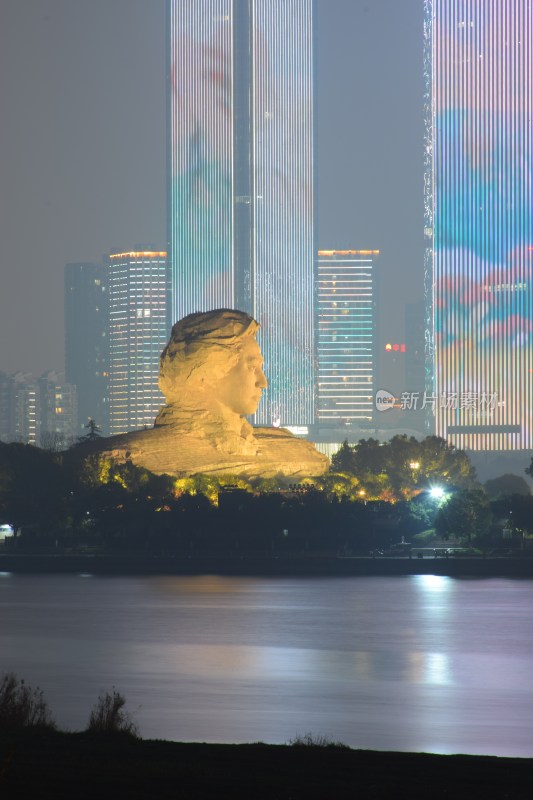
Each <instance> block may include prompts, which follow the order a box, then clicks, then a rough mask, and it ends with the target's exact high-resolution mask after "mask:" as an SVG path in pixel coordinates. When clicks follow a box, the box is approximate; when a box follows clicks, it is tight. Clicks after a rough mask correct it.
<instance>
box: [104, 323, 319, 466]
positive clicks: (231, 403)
mask: <svg viewBox="0 0 533 800" xmlns="http://www.w3.org/2000/svg"><path fill="white" fill-rule="evenodd" d="M258 330H259V324H258V323H257V322H256V321H255V320H254V319H252V317H250V316H248V314H245V313H244V312H242V311H233V310H229V309H219V310H216V311H208V312H204V313H197V314H189V316H187V317H185V318H184V319H182V320H180V321H179V322H177V323H176V324H175V325H174V327H173V328H172V334H171V337H170V341H169V343H168V345H167V346H166V348H165V349H164V350H163V353H162V354H161V364H160V373H159V387H160V389H161V391H162V392H163V394H164V395H165V399H166V405H165V406H163V408H162V409H161V411H160V412H159V414H158V415H157V418H156V420H155V425H154V427H153V428H151V429H150V430H144V431H135V432H132V433H128V434H123V435H121V436H114V437H112V438H110V439H106V440H101V444H100V447H99V449H100V450H101V451H103V452H104V454H105V455H107V456H110V457H113V458H114V459H115V460H117V461H120V462H123V461H127V460H130V461H132V462H133V463H134V464H138V465H140V466H143V467H146V468H147V469H149V470H150V471H152V472H155V473H159V474H162V473H167V474H170V475H195V474H199V473H205V474H210V475H216V474H233V475H243V476H246V477H272V476H275V475H279V474H281V475H284V476H286V477H290V478H296V479H298V478H302V477H313V476H317V475H321V474H322V473H324V472H325V471H326V470H327V468H328V466H329V461H328V459H327V457H326V456H324V455H322V454H321V453H319V452H318V451H317V450H316V449H315V447H314V445H312V444H311V443H310V442H307V441H305V440H303V439H298V438H296V437H295V436H293V435H292V434H291V433H289V432H288V431H286V430H283V429H279V428H253V427H252V426H251V425H250V424H249V422H247V420H246V419H245V418H244V417H245V415H248V414H253V413H255V411H256V409H257V406H258V404H259V401H260V399H261V394H262V391H263V390H264V389H266V388H267V380H266V378H265V375H264V373H263V357H262V355H261V350H260V349H259V345H258V343H257V341H256V339H255V335H256V333H257V331H258Z"/></svg>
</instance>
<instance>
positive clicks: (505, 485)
mask: <svg viewBox="0 0 533 800" xmlns="http://www.w3.org/2000/svg"><path fill="white" fill-rule="evenodd" d="M525 471H526V472H527V470H525ZM484 486H485V491H486V492H487V494H488V496H489V497H491V498H492V497H494V498H496V497H501V496H504V497H505V496H508V495H513V494H522V495H528V494H531V492H530V491H529V486H528V485H527V483H526V481H525V479H524V478H521V477H520V475H512V474H510V473H506V474H505V475H500V477H499V478H492V479H491V480H488V481H486V482H485V484H484Z"/></svg>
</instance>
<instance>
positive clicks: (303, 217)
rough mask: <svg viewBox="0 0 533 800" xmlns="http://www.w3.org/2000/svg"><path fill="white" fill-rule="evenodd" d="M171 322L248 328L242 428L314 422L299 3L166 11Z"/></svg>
mask: <svg viewBox="0 0 533 800" xmlns="http://www.w3.org/2000/svg"><path fill="white" fill-rule="evenodd" d="M168 8H169V15H168V31H169V33H168V35H169V37H170V40H169V41H170V47H169V58H170V63H169V75H170V81H169V86H170V98H169V101H170V102H169V108H170V119H169V148H170V153H169V169H170V175H169V224H168V230H169V258H170V262H171V271H172V296H173V300H172V317H173V319H172V322H174V321H176V320H177V319H180V318H182V317H183V316H185V315H186V314H189V313H191V312H194V311H205V310H209V309H213V308H224V307H229V308H239V309H241V310H243V311H247V312H248V313H251V314H252V315H253V316H254V317H255V318H256V319H257V320H258V321H259V322H260V324H261V332H260V335H259V337H258V339H259V341H260V344H261V348H262V351H263V355H264V358H265V370H266V372H267V378H268V381H269V388H268V389H267V391H266V392H265V395H264V397H263V400H262V402H261V405H260V407H259V410H258V413H257V414H256V421H257V422H260V423H266V424H272V423H273V422H276V421H279V422H280V423H281V424H282V425H301V424H308V423H312V422H314V364H315V355H314V354H315V346H314V331H315V324H314V323H315V320H314V314H315V297H314V291H315V270H316V264H315V253H316V249H315V223H314V204H313V183H314V166H313V147H314V134H313V113H314V98H313V91H314V88H313V38H314V33H313V29H314V17H315V10H314V1H313V0H285V2H277V0H276V1H274V0H247V1H246V2H244V0H169V6H168Z"/></svg>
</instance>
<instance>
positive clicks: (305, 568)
mask: <svg viewBox="0 0 533 800" xmlns="http://www.w3.org/2000/svg"><path fill="white" fill-rule="evenodd" d="M0 572H14V573H33V574H35V573H56V574H57V573H60V574H61V573H63V574H77V573H90V574H93V575H265V576H278V575H279V576H284V575H285V576H291V575H295V576H298V575H299V576H309V577H312V576H321V575H323V576H340V577H342V576H350V575H353V576H357V575H388V576H392V575H449V576H451V577H469V576H472V577H500V576H501V577H513V578H514V577H516V578H519V577H523V578H531V577H533V558H528V557H520V556H518V557H501V558H498V557H489V556H487V557H485V558H483V557H479V558H477V557H462V558H461V557H458V558H399V557H396V558H387V557H383V556H380V557H376V558H372V557H353V558H352V557H349V558H348V557H345V558H340V557H339V558H337V557H331V556H306V557H299V556H294V557H280V558H276V557H272V556H253V555H250V556H242V557H224V556H193V557H191V556H180V555H168V556H150V555H116V556H114V555H18V554H7V553H4V554H0Z"/></svg>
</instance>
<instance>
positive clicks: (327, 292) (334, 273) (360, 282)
mask: <svg viewBox="0 0 533 800" xmlns="http://www.w3.org/2000/svg"><path fill="white" fill-rule="evenodd" d="M378 255H379V250H319V251H318V413H317V417H318V424H319V426H320V428H321V429H322V428H323V427H326V426H331V427H337V428H340V427H342V426H351V427H354V428H357V427H361V426H369V425H370V423H371V422H372V419H373V416H374V377H375V293H374V269H375V259H376V256H378Z"/></svg>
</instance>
